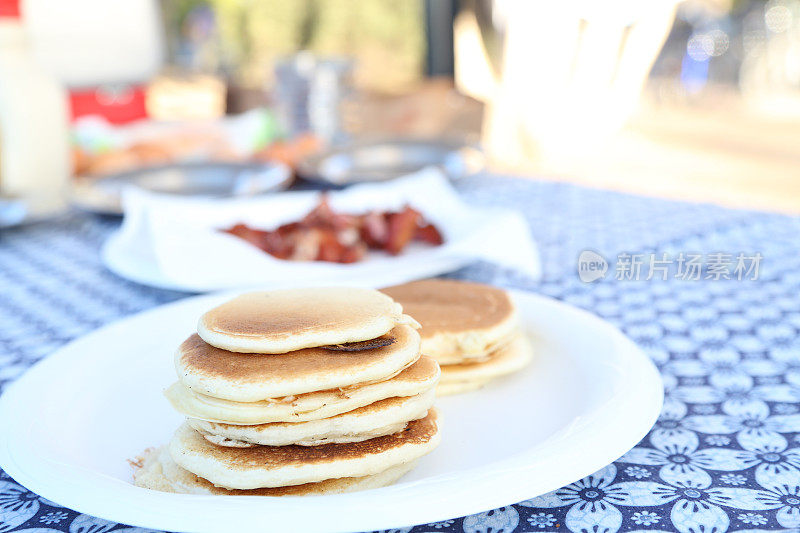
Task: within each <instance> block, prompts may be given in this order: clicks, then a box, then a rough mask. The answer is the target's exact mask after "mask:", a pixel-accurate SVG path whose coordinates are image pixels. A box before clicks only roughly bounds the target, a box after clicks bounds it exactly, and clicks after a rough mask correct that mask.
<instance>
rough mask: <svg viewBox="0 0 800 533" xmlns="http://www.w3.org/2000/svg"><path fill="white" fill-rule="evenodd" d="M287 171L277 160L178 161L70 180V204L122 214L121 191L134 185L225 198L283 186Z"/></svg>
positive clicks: (288, 181) (288, 177) (286, 182)
mask: <svg viewBox="0 0 800 533" xmlns="http://www.w3.org/2000/svg"><path fill="white" fill-rule="evenodd" d="M291 181H292V172H291V170H290V169H289V168H288V167H287V166H286V165H283V164H280V163H179V164H172V165H165V166H158V167H151V168H146V169H140V170H135V171H129V172H121V173H119V174H113V175H109V176H102V177H96V176H81V177H78V178H75V180H73V184H72V186H71V189H70V200H71V202H72V204H73V205H75V206H77V207H79V208H81V209H84V210H86V211H91V212H94V213H101V214H117V215H118V214H122V204H121V198H122V191H123V190H124V189H125V188H126V187H130V186H136V187H140V188H142V189H146V190H149V191H153V192H158V193H163V194H174V195H180V196H199V197H209V198H229V197H234V196H252V195H256V194H261V193H265V192H271V191H280V190H283V189H285V188H287V187H288V186H289V185H290V184H291Z"/></svg>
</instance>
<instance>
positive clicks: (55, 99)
mask: <svg viewBox="0 0 800 533" xmlns="http://www.w3.org/2000/svg"><path fill="white" fill-rule="evenodd" d="M67 113H68V111H67V97H66V92H65V90H64V88H63V87H62V86H61V85H60V84H59V83H58V82H57V81H56V79H55V78H54V77H53V76H51V75H49V73H48V72H47V71H46V70H44V69H43V68H42V67H41V65H40V64H39V63H38V62H37V60H36V59H35V57H34V53H33V50H32V46H31V43H30V41H29V39H28V35H27V32H26V31H25V28H24V26H23V24H22V17H21V16H20V9H19V0H0V197H15V198H18V199H20V200H21V201H22V203H23V204H24V206H25V209H26V210H27V211H28V213H27V214H28V215H33V216H35V215H37V214H44V213H50V212H53V211H54V210H57V209H59V208H61V207H62V206H63V205H64V197H65V188H66V185H67V180H68V179H69V174H70V166H71V165H70V152H69V133H68V114H67Z"/></svg>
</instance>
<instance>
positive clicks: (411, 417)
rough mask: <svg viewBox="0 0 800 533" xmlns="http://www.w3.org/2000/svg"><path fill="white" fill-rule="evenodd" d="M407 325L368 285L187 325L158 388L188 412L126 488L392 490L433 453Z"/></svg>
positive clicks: (290, 295)
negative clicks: (171, 379) (171, 376)
mask: <svg viewBox="0 0 800 533" xmlns="http://www.w3.org/2000/svg"><path fill="white" fill-rule="evenodd" d="M417 327H419V324H417V323H416V322H415V321H414V320H413V319H411V318H410V317H408V316H406V315H404V314H403V310H402V307H401V306H400V305H399V304H398V303H396V302H394V301H393V300H392V299H391V298H390V297H388V296H386V295H384V294H381V293H380V292H378V291H373V290H368V289H350V288H347V289H346V288H339V289H301V290H288V291H273V292H259V293H250V294H245V295H243V296H239V297H238V298H235V299H233V300H231V301H229V302H227V303H225V304H223V305H221V306H219V307H217V308H215V309H212V310H211V311H209V312H208V313H206V314H205V315H203V317H202V318H201V319H200V323H199V325H198V330H197V334H194V335H192V336H190V337H189V338H188V339H186V341H184V342H183V344H182V345H181V346H180V348H179V349H178V352H177V354H176V356H175V366H176V370H177V373H178V377H179V381H178V382H177V383H175V384H174V385H172V386H171V387H170V388H169V389H167V391H166V396H167V398H168V399H169V401H170V402H171V403H172V405H173V407H174V408H175V409H176V410H178V411H179V412H181V413H182V414H184V415H186V416H187V420H186V423H184V424H183V425H182V426H181V427H180V428H179V429H178V431H177V432H176V433H175V435H174V436H173V438H172V440H171V442H170V443H169V445H168V446H166V447H164V448H162V449H160V450H152V451H150V452H149V453H146V454H145V456H144V457H143V458H142V459H141V463H140V468H138V470H137V471H136V473H135V475H134V480H135V482H136V484H137V485H139V486H143V487H147V488H151V489H157V490H164V491H171V492H183V493H198V494H263V495H276V496H277V495H300V494H328V493H336V492H346V491H353V490H360V489H365V488H373V487H379V486H383V485H387V484H390V483H392V482H394V481H396V480H397V479H398V478H399V477H400V476H402V475H403V474H405V473H406V472H407V471H408V470H410V469H411V468H412V467H413V464H414V462H415V460H416V459H418V458H419V457H421V456H422V455H425V454H427V453H429V452H430V451H431V450H432V449H433V448H435V447H436V445H437V444H438V443H439V432H438V427H437V424H436V412H435V410H434V409H432V408H431V407H432V404H433V401H434V398H435V392H434V389H435V387H436V384H437V382H438V380H439V377H440V370H439V366H438V364H437V363H436V361H435V360H434V359H432V358H429V357H425V356H421V355H420V344H421V341H420V335H419V333H418V332H417V330H416V329H415V328H417Z"/></svg>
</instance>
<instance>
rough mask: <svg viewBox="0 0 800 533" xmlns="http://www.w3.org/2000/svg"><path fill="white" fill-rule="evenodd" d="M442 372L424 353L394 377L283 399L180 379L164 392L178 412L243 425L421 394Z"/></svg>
mask: <svg viewBox="0 0 800 533" xmlns="http://www.w3.org/2000/svg"><path fill="white" fill-rule="evenodd" d="M439 375H440V371H439V365H438V363H436V361H435V360H433V359H431V358H430V357H426V356H424V355H423V356H422V357H420V358H419V359H418V360H417V361H416V362H415V363H414V364H412V365H411V366H409V367H408V368H406V369H405V370H403V371H402V372H400V373H399V374H397V375H396V376H394V377H392V378H391V379H387V380H384V381H378V382H371V383H366V384H360V385H356V386H353V387H346V388H342V389H338V388H337V389H328V390H324V391H317V392H309V393H306V394H299V395H296V396H288V397H286V398H281V399H270V400H265V401H259V402H233V401H230V400H223V399H219V398H213V397H211V396H206V395H204V394H198V393H196V392H194V391H193V390H191V389H189V388H187V387H186V386H185V385H183V384H182V383H180V382H178V383H175V384H173V385H172V386H171V387H169V388H168V389H167V390H166V391H165V393H164V394H165V395H166V397H167V399H168V400H169V401H170V403H171V404H172V406H173V407H174V408H175V410H177V411H178V412H180V413H183V414H185V415H186V416H188V417H191V418H198V419H200V420H208V421H210V422H222V423H229V424H242V425H249V424H267V423H270V422H305V421H309V420H319V419H322V418H329V417H331V416H335V415H338V414H341V413H346V412H348V411H352V410H353V409H358V408H359V407H363V406H365V405H369V404H371V403H373V402H377V401H379V400H383V399H385V398H392V397H395V396H413V395H417V394H421V393H423V392H425V391H427V390H430V389H431V388H433V387H435V386H436V383H437V382H438V381H439Z"/></svg>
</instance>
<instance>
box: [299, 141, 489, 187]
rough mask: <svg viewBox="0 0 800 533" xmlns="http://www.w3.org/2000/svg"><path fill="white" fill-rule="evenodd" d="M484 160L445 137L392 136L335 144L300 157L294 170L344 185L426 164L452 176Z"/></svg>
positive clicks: (471, 148) (480, 154)
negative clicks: (325, 149) (427, 138)
mask: <svg viewBox="0 0 800 533" xmlns="http://www.w3.org/2000/svg"><path fill="white" fill-rule="evenodd" d="M484 163H485V158H484V156H483V152H481V151H480V149H478V148H477V147H474V146H468V145H464V144H463V143H459V142H454V141H446V140H436V141H428V140H412V139H391V140H382V141H366V142H360V143H353V144H350V145H346V146H341V147H337V148H334V149H331V150H328V151H326V152H323V153H320V154H315V155H313V156H310V157H308V158H306V159H304V160H302V161H301V162H300V163H299V165H298V167H297V173H298V175H300V176H301V177H302V178H304V179H307V180H311V181H321V182H325V183H330V184H333V185H347V184H349V183H360V182H367V181H386V180H390V179H394V178H397V177H399V176H402V175H404V174H409V173H411V172H415V171H417V170H421V169H422V168H425V167H428V166H435V167H439V168H441V169H442V170H443V171H444V172H445V173H446V174H447V175H448V176H450V177H451V178H452V179H458V178H460V177H462V176H465V175H468V174H474V173H475V172H478V171H480V170H481V169H482V168H483V166H484Z"/></svg>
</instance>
